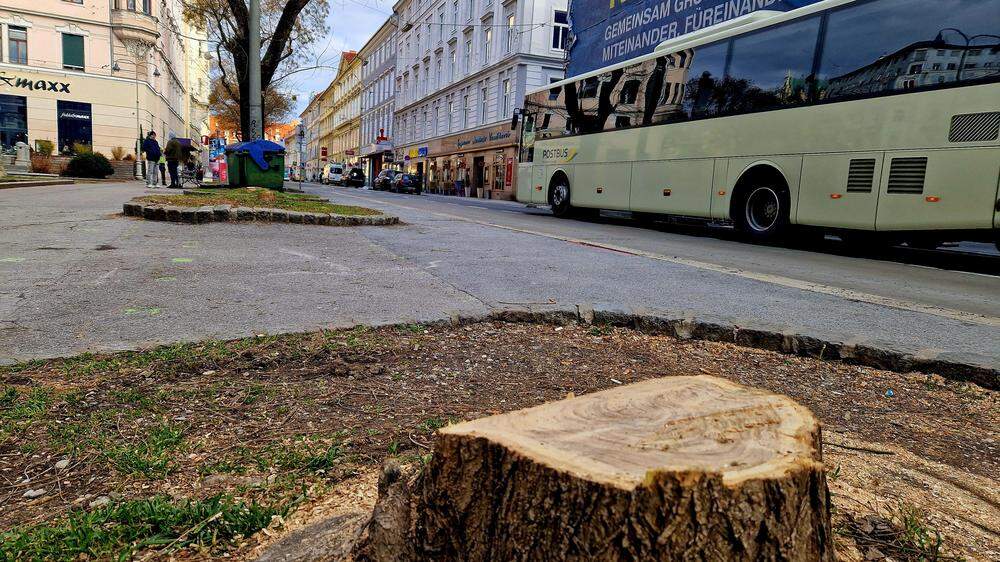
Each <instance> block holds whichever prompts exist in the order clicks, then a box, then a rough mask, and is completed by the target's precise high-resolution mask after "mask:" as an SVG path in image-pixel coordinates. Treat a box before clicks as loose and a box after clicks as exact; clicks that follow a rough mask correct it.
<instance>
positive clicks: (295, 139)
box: [276, 123, 306, 180]
mask: <svg viewBox="0 0 1000 562" xmlns="http://www.w3.org/2000/svg"><path fill="white" fill-rule="evenodd" d="M304 131H305V129H304V128H303V127H302V124H301V123H295V124H294V126H292V128H291V129H289V130H288V131H287V133H286V134H285V136H284V138H283V139H282V141H281V143H282V144H283V145H284V147H285V170H286V171H287V173H288V177H289V178H291V179H293V180H299V179H303V177H302V172H303V169H304V167H305V166H304V164H305V162H304V160H303V159H302V158H303V156H304V155H305V148H306V142H305V134H304V133H303V134H301V135H300V132H304ZM276 142H277V141H276Z"/></svg>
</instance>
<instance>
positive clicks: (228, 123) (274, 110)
mask: <svg viewBox="0 0 1000 562" xmlns="http://www.w3.org/2000/svg"><path fill="white" fill-rule="evenodd" d="M228 74H229V75H230V76H235V72H233V71H232V69H230V70H229V71H228ZM230 92H231V90H230V89H227V88H226V87H225V85H224V84H223V82H222V76H221V73H219V75H216V76H213V77H212V89H211V91H210V92H209V96H208V103H209V105H210V106H211V108H212V115H213V116H214V117H215V118H216V120H217V121H218V122H219V123H221V124H222V126H223V127H224V128H225V129H227V130H241V129H242V127H241V126H240V122H241V121H240V100H239V98H234V97H233V96H232V94H231V93H230ZM263 93H264V127H265V128H267V127H268V126H270V125H275V124H278V123H281V122H283V121H285V119H286V118H287V117H288V113H289V111H291V109H292V97H291V96H290V95H289V94H287V93H285V92H282V91H281V90H279V89H278V88H277V86H276V85H275V84H272V85H271V86H270V87H269V88H267V89H266V90H264V92H263Z"/></svg>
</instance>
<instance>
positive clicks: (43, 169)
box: [31, 152, 52, 174]
mask: <svg viewBox="0 0 1000 562" xmlns="http://www.w3.org/2000/svg"><path fill="white" fill-rule="evenodd" d="M31 171H32V172H35V173H36V174H48V173H50V172H51V171H52V157H51V156H49V155H46V154H44V153H42V152H34V153H32V154H31Z"/></svg>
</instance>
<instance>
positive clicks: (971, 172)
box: [517, 0, 1000, 246]
mask: <svg viewBox="0 0 1000 562" xmlns="http://www.w3.org/2000/svg"><path fill="white" fill-rule="evenodd" d="M520 121H521V122H520V146H521V150H520V159H519V164H518V166H519V168H518V174H517V177H518V181H517V183H518V185H517V198H518V200H520V201H523V202H526V203H533V204H547V205H550V206H551V207H552V210H553V212H554V214H556V215H557V216H572V215H578V214H581V213H585V212H592V211H594V210H599V209H609V210H623V211H631V212H632V213H633V215H634V216H636V217H640V218H642V217H657V216H682V217H693V218H697V219H704V220H714V221H718V220H725V221H731V222H732V223H733V225H734V226H736V227H737V228H738V229H739V230H741V231H742V232H744V233H745V234H746V235H748V236H750V237H752V238H757V239H773V238H776V237H779V236H782V235H786V234H788V233H789V232H791V231H793V230H794V231H801V232H829V231H833V232H834V233H837V234H840V235H841V236H842V237H843V238H845V239H846V240H850V241H863V242H865V243H867V242H869V241H879V242H881V241H882V240H887V239H893V240H899V241H905V242H907V243H909V244H911V245H924V246H934V245H937V244H940V243H941V242H944V241H952V240H993V241H996V239H997V232H998V228H1000V200H998V197H1000V194H998V187H1000V138H998V137H1000V9H998V8H997V5H996V3H995V2H982V1H981V0H821V1H820V2H816V3H813V4H811V5H809V6H806V7H803V8H799V9H796V10H792V11H789V12H786V13H774V12H758V13H753V14H750V15H747V16H743V17H741V18H737V19H735V20H732V21H730V22H727V23H725V24H721V25H718V26H715V27H710V28H707V29H704V30H702V31H700V32H697V33H694V34H691V35H690V36H688V37H681V38H679V39H675V40H673V41H667V42H664V43H661V44H660V45H659V46H658V47H657V48H656V49H655V50H654V51H653V52H652V53H650V54H648V55H644V56H640V57H637V58H634V59H631V60H629V61H626V62H623V63H619V64H615V65H610V66H607V67H604V68H601V69H597V70H594V71H592V72H588V73H585V74H583V75H580V76H574V77H572V78H569V79H566V80H563V81H560V82H555V83H553V84H550V85H548V86H546V87H544V88H542V89H538V90H536V91H533V92H528V94H527V97H526V100H525V103H524V109H523V110H522V112H521V120H520ZM800 227H810V228H800Z"/></svg>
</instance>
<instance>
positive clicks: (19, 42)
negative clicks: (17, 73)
mask: <svg viewBox="0 0 1000 562" xmlns="http://www.w3.org/2000/svg"><path fill="white" fill-rule="evenodd" d="M7 36H8V40H7V56H8V57H9V59H10V61H9V62H13V63H17V64H28V29H27V28H24V27H18V26H15V25H11V26H9V27H8V28H7Z"/></svg>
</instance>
